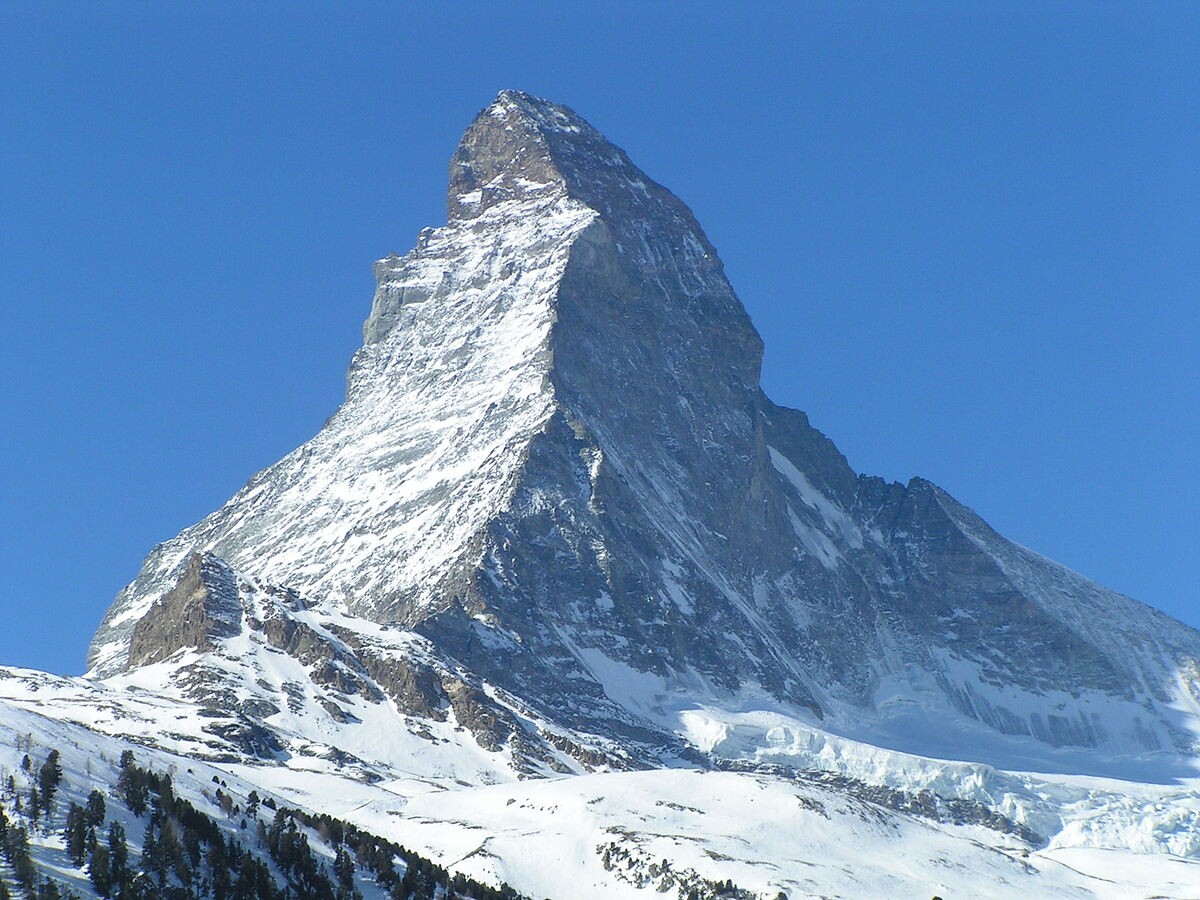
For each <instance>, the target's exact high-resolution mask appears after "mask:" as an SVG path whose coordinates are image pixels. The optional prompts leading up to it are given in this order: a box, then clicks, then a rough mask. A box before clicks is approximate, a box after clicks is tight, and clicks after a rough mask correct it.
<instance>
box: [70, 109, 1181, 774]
mask: <svg viewBox="0 0 1200 900" xmlns="http://www.w3.org/2000/svg"><path fill="white" fill-rule="evenodd" d="M447 205H448V222H447V224H446V225H445V226H444V227H442V228H438V229H427V230H425V231H423V232H422V233H421V235H420V237H419V238H418V243H417V246H416V248H415V249H413V250H412V251H411V252H410V253H409V254H408V255H406V256H404V257H388V258H387V259H384V260H381V261H380V262H378V263H377V264H376V267H375V271H376V276H377V279H378V289H377V292H376V295H375V299H374V303H373V305H372V309H371V314H370V317H369V318H368V319H367V322H366V324H365V326H364V329H363V330H364V338H365V344H364V346H363V347H362V348H361V349H360V350H359V351H358V352H357V353H356V354H355V357H354V359H353V362H352V364H351V368H350V373H349V376H348V388H347V395H346V400H345V402H344V403H343V405H342V406H341V408H340V409H339V410H338V411H337V413H336V414H335V415H334V416H333V417H332V418H331V419H330V421H329V423H328V424H327V425H326V427H325V428H324V429H322V431H321V432H320V433H319V434H317V435H316V436H315V437H314V438H313V439H312V440H310V441H309V442H308V443H306V444H305V445H303V446H302V447H300V448H299V449H297V450H296V451H294V452H293V453H291V454H289V455H288V456H287V457H285V458H284V459H283V460H281V461H280V462H279V463H277V464H275V465H274V466H272V467H270V468H268V469H266V470H264V471H262V472H260V473H258V474H257V475H255V476H254V477H253V478H252V479H251V480H250V482H249V483H248V484H247V485H246V486H245V487H244V488H243V489H242V490H241V491H240V492H239V493H238V494H237V495H236V496H234V497H233V498H232V499H231V500H230V501H229V502H228V503H226V504H225V505H224V506H223V507H222V508H221V509H219V510H217V511H216V512H214V513H213V514H211V515H210V516H208V517H207V518H205V519H204V520H202V521H201V522H199V523H197V524H196V525H194V526H192V527H190V528H188V529H186V530H185V531H184V532H183V533H181V534H180V535H179V536H177V537H176V538H173V539H172V540H170V541H167V542H166V543H164V544H162V545H160V546H158V547H157V548H155V549H154V551H153V552H152V553H151V554H150V556H149V557H148V558H147V560H146V562H145V564H144V565H143V568H142V571H141V573H140V574H139V576H138V578H137V580H136V581H134V582H133V583H132V584H131V585H129V587H127V588H126V589H125V590H124V591H122V592H121V594H120V595H119V596H118V597H117V599H116V602H115V603H114V604H113V606H112V608H111V609H110V610H109V612H108V614H107V615H106V617H105V619H104V622H103V623H102V625H101V626H100V629H99V630H98V631H97V633H96V636H95V639H94V641H93V644H92V647H91V651H90V655H89V664H90V667H91V674H92V675H93V676H95V677H104V676H111V675H114V674H116V673H119V672H122V671H125V670H127V669H129V668H131V667H135V666H138V665H141V664H143V663H146V662H151V661H154V660H157V659H160V658H162V657H163V655H167V654H170V653H171V652H174V651H175V650H177V649H180V648H183V647H196V646H199V644H198V641H200V640H201V638H199V637H197V636H196V635H197V634H202V633H203V634H207V633H212V630H213V628H214V627H215V625H213V624H209V623H208V622H207V620H205V619H204V616H208V617H209V618H210V619H212V621H213V623H216V622H217V621H218V619H219V615H218V614H217V611H216V608H215V607H213V611H211V612H210V611H208V610H209V605H206V604H207V603H208V602H209V601H208V600H205V599H204V598H203V597H200V594H202V593H203V592H202V591H201V592H200V594H198V593H197V592H196V590H195V584H194V581H195V578H194V577H192V576H191V575H189V574H188V573H192V572H193V569H194V567H195V566H196V562H195V560H196V558H195V557H193V556H192V554H193V553H195V552H196V551H203V552H206V553H209V554H214V555H216V556H218V557H220V558H222V559H224V560H226V561H227V562H228V563H229V564H230V565H232V566H233V567H235V568H236V569H237V570H238V571H239V572H243V573H246V574H247V576H248V577H253V578H258V579H265V580H268V581H270V582H272V583H274V584H279V585H286V586H287V587H288V588H290V589H294V590H296V591H299V592H300V593H302V594H303V595H305V596H306V597H307V598H309V600H310V602H312V603H316V604H319V605H325V606H328V607H329V608H331V609H344V610H346V611H348V612H349V613H350V614H352V615H353V616H356V617H360V618H362V619H364V620H369V621H371V622H374V623H378V624H384V625H389V626H395V627H397V628H400V629H403V630H406V631H408V632H411V633H414V634H415V635H417V636H419V637H420V638H421V639H422V640H423V641H427V642H428V645H429V646H430V647H432V648H435V652H436V654H437V655H439V658H440V659H441V663H439V665H440V666H441V667H442V668H441V669H439V671H442V672H445V671H449V670H450V669H452V668H454V667H459V668H460V669H461V670H463V671H465V672H469V673H471V675H472V676H473V677H474V678H477V679H481V683H482V684H485V685H487V686H488V689H489V690H493V689H494V690H499V691H502V692H505V694H506V695H507V696H511V697H513V698H518V699H519V701H520V704H522V705H523V708H525V709H527V710H529V711H533V712H536V714H537V715H538V716H541V717H543V718H544V719H545V720H546V721H550V722H554V723H557V724H558V725H560V726H563V727H564V728H568V729H573V730H574V731H575V732H577V733H580V732H581V733H587V734H590V735H593V736H599V737H601V738H604V739H611V740H614V741H617V742H619V743H620V742H624V743H625V744H627V745H629V746H634V745H636V746H637V747H640V748H642V750H641V751H639V753H641V755H643V756H645V755H646V754H653V752H657V751H655V750H654V748H655V747H656V746H658V748H659V750H661V749H662V747H666V746H668V745H669V744H670V743H671V741H672V740H673V739H674V738H673V736H672V732H673V731H674V730H677V729H675V728H674V727H673V725H672V720H671V718H670V715H669V712H670V709H680V708H683V707H687V706H689V704H690V705H693V706H694V705H697V704H699V705H704V704H709V705H717V706H723V707H724V708H730V709H733V708H743V707H744V706H745V704H746V703H748V702H751V700H753V702H757V703H762V704H766V705H771V704H775V705H776V706H778V707H779V708H782V709H787V710H791V711H793V712H794V713H796V714H797V715H801V716H804V717H807V718H809V719H810V720H811V719H823V720H824V722H825V724H826V725H827V726H828V727H830V728H831V729H834V730H837V729H838V728H842V729H843V730H853V729H858V730H859V733H861V730H862V729H864V728H866V729H875V731H874V732H872V733H874V734H877V735H881V736H883V737H882V738H881V739H883V740H886V739H888V737H887V736H889V735H891V736H892V737H895V736H896V735H901V734H904V735H909V736H911V735H912V734H913V732H912V729H911V728H910V725H911V723H913V722H917V723H925V724H924V725H923V726H919V727H918V728H917V729H916V735H917V736H916V737H915V738H912V740H915V741H916V742H917V743H918V744H920V742H921V741H922V740H926V739H927V737H928V733H929V731H930V729H929V728H928V722H929V721H931V720H934V719H936V720H937V721H938V722H940V723H942V725H943V727H944V728H950V729H953V728H960V729H962V730H963V731H964V733H968V734H973V733H977V732H978V733H989V734H1001V735H1009V736H1012V737H1015V738H1018V739H1021V738H1032V739H1033V740H1034V741H1036V742H1040V744H1042V745H1045V746H1047V747H1070V746H1078V747H1088V748H1099V749H1102V750H1104V751H1106V752H1109V753H1113V754H1135V753H1141V752H1144V751H1148V750H1175V751H1181V752H1190V751H1192V750H1194V749H1196V748H1195V741H1196V737H1195V735H1196V734H1197V733H1200V731H1190V730H1189V726H1188V722H1189V721H1195V717H1196V716H1197V715H1198V714H1200V687H1198V685H1200V677H1198V676H1197V669H1196V660H1197V659H1200V634H1197V632H1195V631H1193V630H1191V629H1189V628H1187V627H1186V626H1184V625H1182V624H1180V623H1178V622H1175V621H1173V620H1171V619H1169V618H1167V617H1166V616H1163V615H1161V614H1159V613H1157V612H1154V611H1153V610H1150V609H1149V608H1147V607H1145V606H1142V605H1141V604H1138V603H1136V602H1135V601H1132V600H1129V599H1128V598H1125V597H1122V596H1120V595H1117V594H1114V593H1112V592H1110V591H1107V590H1105V589H1104V588H1101V587H1099V586H1098V585H1095V584H1093V583H1091V582H1089V581H1087V580H1086V579H1084V578H1082V577H1080V576H1078V575H1075V574H1074V573H1071V572H1068V571H1067V570H1065V569H1063V568H1062V567H1060V566H1058V565H1056V564H1054V563H1052V562H1050V561H1048V560H1045V559H1043V558H1042V557H1039V556H1037V555H1036V554H1034V553H1031V552H1030V551H1027V550H1024V549H1023V548H1020V547H1017V546H1015V545H1013V544H1011V543H1010V542H1008V541H1006V540H1004V539H1003V538H1002V537H1000V536H999V535H997V534H996V533H995V532H994V531H992V530H991V529H990V528H989V527H988V526H987V525H986V524H985V523H984V522H982V521H981V520H980V519H979V518H978V517H977V516H976V515H975V514H974V513H972V512H971V511H970V510H969V509H967V508H966V507H964V506H962V505H961V504H959V503H957V502H956V501H955V500H953V499H952V498H951V497H949V496H948V495H947V494H946V493H945V492H944V491H942V490H940V489H939V488H937V487H936V486H934V485H932V484H930V483H929V482H927V481H924V480H921V479H913V480H912V481H911V482H909V483H908V484H907V485H901V484H888V483H885V482H883V481H882V480H880V479H877V478H871V477H866V476H861V475H858V474H856V473H855V472H853V471H852V470H851V469H850V467H849V466H848V465H847V463H846V461H845V459H844V458H843V457H842V456H841V454H840V453H839V452H838V451H837V449H836V447H835V446H834V445H833V444H832V443H831V442H830V441H829V440H828V439H827V438H826V437H825V436H824V435H822V434H821V433H820V432H818V431H817V430H815V429H814V428H813V427H812V426H811V425H810V424H809V422H808V420H807V418H806V417H805V415H804V414H803V413H800V412H797V411H795V410H790V409H786V408H782V407H779V406H776V405H775V404H773V403H772V402H771V401H770V400H769V399H767V398H766V396H765V395H764V394H763V393H762V391H761V389H760V387H759V365H760V361H761V354H762V342H761V340H760V339H759V336H758V334H757V333H756V332H755V330H754V327H753V325H752V324H751V322H750V320H749V318H748V317H747V315H746V312H745V310H744V309H743V308H742V306H741V304H740V302H739V301H738V299H737V297H736V295H735V294H734V292H733V289H732V288H731V287H730V285H729V282H728V281H727V280H726V278H725V275H724V272H723V269H722V266H721V263H720V261H719V259H718V258H717V255H716V252H715V250H714V249H713V247H712V245H711V244H710V243H709V241H708V239H707V238H706V237H705V235H704V233H703V231H702V230H701V228H700V226H699V225H698V224H697V223H696V221H695V219H694V218H693V217H692V215H691V213H690V211H689V210H688V209H687V207H686V206H684V205H683V203H682V202H681V201H679V200H678V199H677V198H675V197H674V196H673V195H672V194H670V193H669V192H668V191H667V190H666V189H664V188H663V187H661V186H660V185H658V184H656V183H654V182H653V181H652V180H651V179H650V178H648V177H647V176H646V175H645V174H644V173H642V172H641V171H640V170H639V169H637V168H636V167H635V166H634V165H633V164H632V163H631V162H630V161H629V159H628V157H627V156H626V155H625V154H624V152H622V151H621V150H619V149H617V148H616V147H614V146H613V145H612V144H611V143H609V142H608V141H607V140H605V138H604V137H603V136H602V135H600V134H599V133H598V132H597V131H596V130H595V129H593V128H592V127H591V126H590V125H589V124H587V123H586V122H585V121H583V120H582V119H581V118H579V117H578V116H577V115H576V114H575V113H573V112H572V111H570V110H569V109H567V108H565V107H562V106H557V105H555V104H552V103H549V102H547V101H545V100H541V99H538V98H535V97H531V96H529V95H526V94H521V93H517V92H510V91H506V92H503V93H501V94H500V96H499V97H498V98H497V99H496V100H495V102H494V103H492V104H491V105H490V106H489V107H488V108H487V109H485V110H484V111H483V112H482V113H480V115H479V116H478V117H477V118H476V120H475V122H474V123H473V124H472V125H471V127H470V128H469V129H468V130H467V133H466V135H465V136H464V138H463V140H462V143H461V144H460V146H459V148H458V150H457V151H456V153H455V154H454V158H453V160H452V161H451V167H450V192H449V197H448V204H447ZM189 559H190V560H192V562H190V563H189ZM181 573H182V574H183V581H181V582H180V581H179V579H180V576H181ZM177 582H179V584H178V586H176V583H177ZM211 593H212V592H210V594H211ZM205 596H209V595H205ZM198 597H199V598H200V599H197V598H198ZM210 599H211V597H210ZM210 605H211V604H210ZM172 620H174V621H172ZM206 629H207V631H206ZM193 632H195V633H193ZM370 665H372V666H375V667H376V670H375V671H373V672H372V679H373V683H376V684H390V685H391V688H390V689H391V690H392V691H394V692H395V693H396V695H397V696H401V697H406V698H408V699H407V700H405V701H404V702H408V703H411V704H413V709H414V712H419V709H418V707H420V706H421V704H424V705H425V706H428V713H429V714H430V715H433V714H435V712H436V710H440V709H442V708H443V707H444V706H447V705H449V706H454V705H455V704H457V706H458V707H461V709H462V710H464V712H463V715H465V716H467V717H468V718H473V719H474V720H475V721H476V722H477V723H480V724H479V729H480V731H481V733H482V732H489V733H496V734H499V733H500V731H505V729H507V730H508V731H511V730H512V729H510V728H509V726H504V728H494V727H492V726H493V725H494V724H495V718H494V715H499V713H495V714H494V713H493V712H491V711H489V709H490V707H488V704H487V702H485V700H484V699H479V700H478V702H477V703H476V706H471V703H475V702H476V699H477V698H483V697H484V694H482V693H479V689H477V688H476V689H473V690H475V691H476V693H475V694H474V695H473V696H470V697H469V696H467V694H468V693H469V692H468V691H467V689H466V688H465V687H458V686H456V685H454V684H450V683H447V682H445V681H444V680H443V679H442V676H440V675H439V676H436V677H435V676H434V675H432V674H430V673H431V672H432V670H431V669H429V668H428V667H427V666H424V664H421V663H413V662H411V661H408V662H401V661H398V660H396V661H393V663H391V664H390V665H394V667H395V672H396V674H395V676H394V677H389V676H387V674H386V673H385V672H384V671H383V669H386V668H387V667H388V666H387V665H385V664H384V663H383V662H381V661H380V660H378V659H376V660H374V661H373V662H371V663H370ZM462 684H463V685H468V684H469V679H468V680H464V681H463V682H462ZM488 716H493V718H492V719H488V718H487V717H488ZM506 733H507V732H506ZM502 739H503V738H502V737H500V738H497V740H502ZM559 739H560V738H556V740H559ZM907 739H908V738H906V740H907ZM561 740H565V738H561ZM928 740H929V741H930V742H931V743H929V744H928V745H927V746H925V745H922V746H924V749H926V750H928V751H931V752H936V751H937V750H938V749H939V748H938V747H937V746H935V745H934V744H933V743H932V741H933V738H931V737H928ZM910 744H911V741H910ZM909 749H913V748H912V747H911V746H910V747H909Z"/></svg>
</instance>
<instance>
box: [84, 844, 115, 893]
mask: <svg viewBox="0 0 1200 900" xmlns="http://www.w3.org/2000/svg"><path fill="white" fill-rule="evenodd" d="M88 878H90V879H91V881H92V887H94V888H95V889H96V893H98V894H99V895H100V896H101V897H109V896H111V895H112V886H113V877H112V866H111V862H110V857H109V853H108V848H107V847H105V846H104V845H103V844H96V845H95V846H94V847H92V857H91V859H90V860H88Z"/></svg>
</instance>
